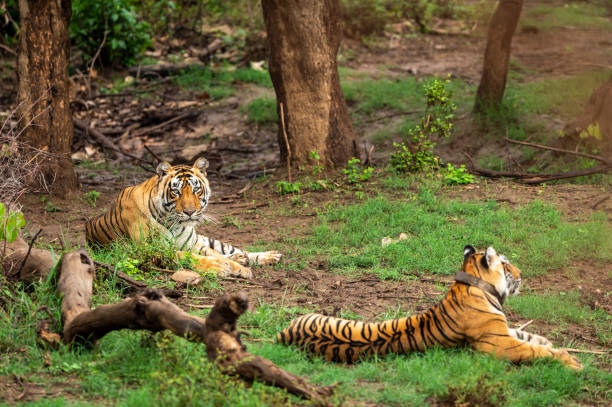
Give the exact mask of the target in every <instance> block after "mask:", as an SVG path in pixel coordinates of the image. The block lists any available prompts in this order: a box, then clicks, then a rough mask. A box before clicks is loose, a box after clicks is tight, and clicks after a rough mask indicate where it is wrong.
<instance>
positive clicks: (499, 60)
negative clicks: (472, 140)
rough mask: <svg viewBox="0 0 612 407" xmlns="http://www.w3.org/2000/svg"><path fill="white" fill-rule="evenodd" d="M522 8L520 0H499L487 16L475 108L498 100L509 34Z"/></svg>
mask: <svg viewBox="0 0 612 407" xmlns="http://www.w3.org/2000/svg"><path fill="white" fill-rule="evenodd" d="M522 8H523V0H500V1H499V4H498V6H497V9H496V10H495V13H494V14H493V17H492V18H491V22H490V23H489V32H488V34H487V46H486V49H485V55H484V65H483V68H482V78H481V79H480V85H479V86H478V91H477V93H476V102H475V104H474V110H475V111H482V110H483V109H484V108H486V107H488V106H493V107H496V106H499V104H500V103H501V101H502V97H503V96H504V90H505V88H506V78H507V77H508V64H509V62H510V48H511V43H512V36H513V35H514V31H515V30H516V26H517V24H518V20H519V17H520V15H521V10H522Z"/></svg>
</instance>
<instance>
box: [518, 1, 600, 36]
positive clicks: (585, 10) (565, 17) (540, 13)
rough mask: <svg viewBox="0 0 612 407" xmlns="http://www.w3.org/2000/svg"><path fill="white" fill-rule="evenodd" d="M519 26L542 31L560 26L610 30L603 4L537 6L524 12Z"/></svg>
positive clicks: (575, 3)
mask: <svg viewBox="0 0 612 407" xmlns="http://www.w3.org/2000/svg"><path fill="white" fill-rule="evenodd" d="M521 24H522V25H534V26H537V27H538V28H539V29H544V30H548V29H551V28H554V27H562V26H571V27H579V28H589V29H594V28H595V29H600V30H612V22H611V21H610V18H609V17H608V12H607V10H606V8H605V7H604V2H571V3H564V4H563V6H559V5H558V4H539V5H537V6H535V7H529V8H527V9H526V10H525V16H524V18H522V22H521Z"/></svg>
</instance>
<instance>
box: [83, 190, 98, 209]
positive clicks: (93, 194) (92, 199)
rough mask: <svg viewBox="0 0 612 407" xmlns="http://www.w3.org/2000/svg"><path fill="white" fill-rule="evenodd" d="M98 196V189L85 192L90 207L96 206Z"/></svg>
mask: <svg viewBox="0 0 612 407" xmlns="http://www.w3.org/2000/svg"><path fill="white" fill-rule="evenodd" d="M98 198H100V193H99V192H98V191H95V190H93V191H89V192H85V199H87V202H88V203H89V205H90V206H91V207H92V208H95V207H96V201H97V200H98Z"/></svg>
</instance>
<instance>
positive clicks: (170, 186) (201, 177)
mask: <svg viewBox="0 0 612 407" xmlns="http://www.w3.org/2000/svg"><path fill="white" fill-rule="evenodd" d="M206 168H208V160H206V159H205V158H203V157H202V158H199V159H198V160H196V162H195V163H194V164H193V166H192V167H189V166H186V165H177V166H174V167H173V166H171V165H170V164H169V163H167V162H162V163H160V164H159V165H158V166H157V175H158V190H159V198H160V200H159V209H160V212H161V213H162V214H163V215H164V221H166V222H168V223H169V225H170V226H172V225H175V224H181V225H185V226H196V225H197V224H199V223H200V222H202V220H204V218H205V215H204V209H206V206H207V205H208V201H209V199H210V186H209V184H208V179H207V178H206Z"/></svg>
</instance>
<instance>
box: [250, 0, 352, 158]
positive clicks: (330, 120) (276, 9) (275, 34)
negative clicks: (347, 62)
mask: <svg viewBox="0 0 612 407" xmlns="http://www.w3.org/2000/svg"><path fill="white" fill-rule="evenodd" d="M262 7H263V14H264V20H265V24H266V31H267V33H268V42H269V46H270V61H269V65H270V77H271V78H272V83H273V84H274V90H275V92H276V100H277V111H278V112H279V116H280V112H281V109H280V103H282V104H283V107H284V109H283V111H284V124H285V130H286V134H287V141H285V137H284V135H283V129H282V126H281V123H279V131H278V142H279V146H280V151H281V162H285V160H286V158H287V154H288V149H287V147H289V149H290V151H289V152H290V154H289V156H290V158H291V163H290V164H291V166H297V165H300V164H304V163H305V162H308V160H309V154H310V152H311V151H316V152H317V153H318V154H319V156H320V158H321V161H322V162H323V163H325V165H326V166H327V167H332V168H333V167H340V166H344V165H345V164H346V162H347V161H348V160H349V159H350V158H351V157H353V156H357V155H358V153H359V152H358V148H357V143H356V141H355V134H354V133H353V128H352V125H351V120H350V116H349V113H348V108H347V106H346V101H345V100H344V95H343V93H342V89H341V88H340V78H339V76H338V64H337V61H336V56H337V54H338V47H339V46H340V41H341V39H342V28H341V19H340V16H341V6H340V1H339V0H284V1H281V0H262ZM287 142H288V144H289V145H288V146H287Z"/></svg>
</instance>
